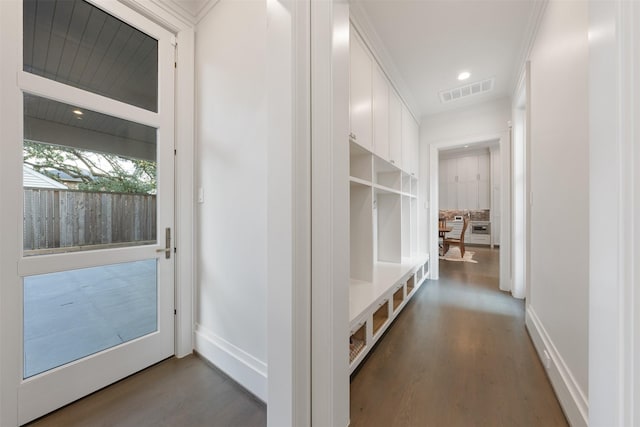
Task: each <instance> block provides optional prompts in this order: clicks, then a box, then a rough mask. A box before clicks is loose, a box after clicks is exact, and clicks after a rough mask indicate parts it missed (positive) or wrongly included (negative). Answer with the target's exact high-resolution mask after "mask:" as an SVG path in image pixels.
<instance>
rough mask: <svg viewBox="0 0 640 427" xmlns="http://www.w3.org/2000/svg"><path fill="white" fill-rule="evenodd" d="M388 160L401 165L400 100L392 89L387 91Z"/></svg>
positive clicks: (398, 165)
mask: <svg viewBox="0 0 640 427" xmlns="http://www.w3.org/2000/svg"><path fill="white" fill-rule="evenodd" d="M389 162H390V163H392V164H394V165H395V166H397V167H399V168H401V167H402V101H400V97H399V96H398V94H397V93H396V91H395V90H393V89H391V90H390V91H389Z"/></svg>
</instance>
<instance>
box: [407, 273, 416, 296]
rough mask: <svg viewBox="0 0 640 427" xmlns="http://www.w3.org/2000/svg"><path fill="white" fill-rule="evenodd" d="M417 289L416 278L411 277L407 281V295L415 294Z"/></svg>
mask: <svg viewBox="0 0 640 427" xmlns="http://www.w3.org/2000/svg"><path fill="white" fill-rule="evenodd" d="M415 287H416V281H415V277H414V276H411V277H409V279H408V280H407V295H411V293H413V290H414V289H415Z"/></svg>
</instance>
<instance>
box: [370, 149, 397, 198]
mask: <svg viewBox="0 0 640 427" xmlns="http://www.w3.org/2000/svg"><path fill="white" fill-rule="evenodd" d="M373 171H374V175H375V183H376V184H378V185H380V186H382V187H385V188H388V189H390V190H394V191H397V192H400V191H401V190H402V172H401V171H400V169H398V168H397V167H395V166H393V165H392V164H390V163H387V162H386V161H384V160H382V159H381V158H379V157H375V156H374V160H373Z"/></svg>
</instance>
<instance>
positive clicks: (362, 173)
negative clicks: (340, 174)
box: [349, 142, 373, 183]
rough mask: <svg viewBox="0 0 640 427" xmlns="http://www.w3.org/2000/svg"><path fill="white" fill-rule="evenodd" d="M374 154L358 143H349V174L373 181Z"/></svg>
mask: <svg viewBox="0 0 640 427" xmlns="http://www.w3.org/2000/svg"><path fill="white" fill-rule="evenodd" d="M372 162H373V154H371V153H370V152H369V151H367V150H365V149H364V148H362V147H361V146H359V145H358V144H356V143H353V142H352V143H350V144H349V175H350V176H352V177H354V178H359V179H361V180H363V181H366V182H369V183H371V182H373V163H372Z"/></svg>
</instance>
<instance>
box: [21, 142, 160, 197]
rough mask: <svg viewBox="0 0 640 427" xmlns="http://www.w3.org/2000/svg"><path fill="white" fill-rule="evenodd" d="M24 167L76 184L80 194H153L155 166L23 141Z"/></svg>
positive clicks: (74, 149)
mask: <svg viewBox="0 0 640 427" xmlns="http://www.w3.org/2000/svg"><path fill="white" fill-rule="evenodd" d="M23 152H24V163H25V164H27V165H29V166H31V167H32V168H33V169H34V170H36V171H38V172H40V173H42V174H44V175H47V176H48V177H50V178H52V179H54V180H56V181H59V182H62V183H64V184H69V182H65V181H63V180H61V179H60V178H59V177H58V175H57V174H56V173H55V172H54V171H60V172H64V173H65V174H67V175H69V176H71V177H72V178H74V179H75V180H78V184H77V188H78V189H79V190H83V191H104V192H114V193H136V194H155V193H156V162H152V161H148V160H138V159H131V158H128V157H123V156H118V155H115V154H104V153H96V152H92V151H86V150H80V149H77V148H73V147H65V146H57V145H48V144H41V143H37V142H31V141H24V149H23Z"/></svg>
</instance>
